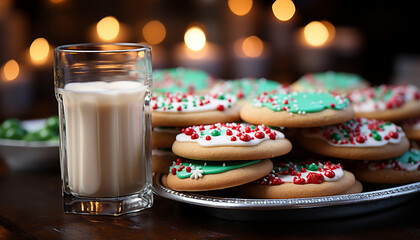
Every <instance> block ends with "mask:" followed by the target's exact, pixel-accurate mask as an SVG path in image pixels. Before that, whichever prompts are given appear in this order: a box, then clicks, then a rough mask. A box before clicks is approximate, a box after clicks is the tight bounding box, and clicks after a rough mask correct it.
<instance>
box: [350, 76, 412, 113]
mask: <svg viewBox="0 0 420 240" xmlns="http://www.w3.org/2000/svg"><path fill="white" fill-rule="evenodd" d="M348 97H349V99H350V101H351V102H352V104H353V108H354V111H355V112H356V117H365V118H374V119H379V120H386V121H401V120H404V119H407V118H410V117H416V116H419V115H420V92H419V89H418V88H417V87H415V86H413V85H408V84H405V85H386V84H383V85H379V86H375V87H368V88H365V89H361V90H357V91H353V92H352V93H351V94H349V95H348Z"/></svg>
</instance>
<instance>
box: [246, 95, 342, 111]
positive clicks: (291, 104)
mask: <svg viewBox="0 0 420 240" xmlns="http://www.w3.org/2000/svg"><path fill="white" fill-rule="evenodd" d="M252 105H253V106H254V107H267V108H269V109H270V110H272V111H275V112H279V111H285V112H289V113H298V114H306V113H315V112H321V111H323V110H324V109H334V110H341V109H344V108H347V107H348V106H349V100H348V99H347V98H346V97H345V96H344V95H337V94H333V93H328V92H321V91H316V92H290V93H276V94H267V93H263V94H260V95H259V96H258V97H256V98H254V99H253V100H252Z"/></svg>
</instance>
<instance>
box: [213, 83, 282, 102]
mask: <svg viewBox="0 0 420 240" xmlns="http://www.w3.org/2000/svg"><path fill="white" fill-rule="evenodd" d="M220 92H223V93H228V94H232V95H235V96H236V97H237V98H238V99H244V98H252V97H255V96H257V95H258V94H261V93H263V92H282V93H287V92H290V88H289V87H288V86H286V85H282V84H280V83H278V82H275V81H272V80H267V79H265V78H241V79H235V80H225V81H220V82H218V83H216V84H215V85H214V86H213V87H212V88H211V89H210V93H213V94H214V93H220Z"/></svg>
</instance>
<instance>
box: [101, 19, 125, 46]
mask: <svg viewBox="0 0 420 240" xmlns="http://www.w3.org/2000/svg"><path fill="white" fill-rule="evenodd" d="M96 32H97V33H98V36H99V38H100V39H101V40H103V41H107V42H110V41H112V40H114V39H115V38H117V36H118V33H119V32H120V23H119V22H118V20H117V19H116V18H115V17H112V16H108V17H104V18H102V19H101V20H100V21H99V22H98V24H97V25H96Z"/></svg>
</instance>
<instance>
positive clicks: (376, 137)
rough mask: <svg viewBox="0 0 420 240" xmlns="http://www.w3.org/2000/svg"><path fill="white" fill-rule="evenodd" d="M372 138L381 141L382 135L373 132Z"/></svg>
mask: <svg viewBox="0 0 420 240" xmlns="http://www.w3.org/2000/svg"><path fill="white" fill-rule="evenodd" d="M373 139H375V140H376V141H381V140H382V137H381V135H379V134H378V133H374V134H373Z"/></svg>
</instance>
